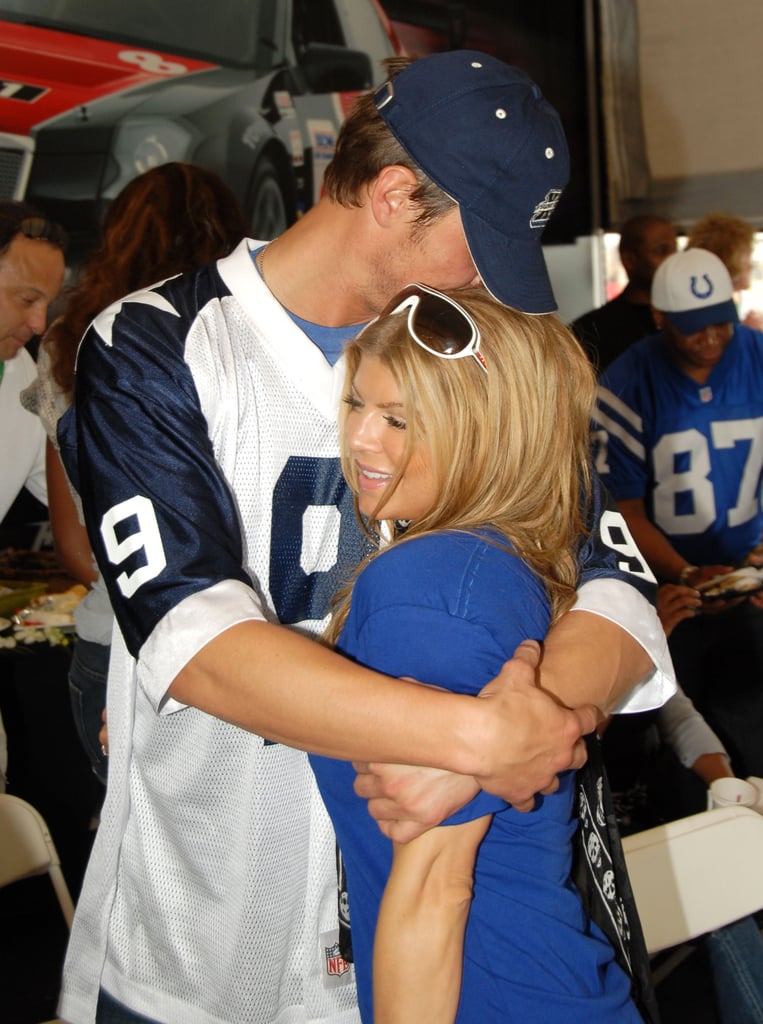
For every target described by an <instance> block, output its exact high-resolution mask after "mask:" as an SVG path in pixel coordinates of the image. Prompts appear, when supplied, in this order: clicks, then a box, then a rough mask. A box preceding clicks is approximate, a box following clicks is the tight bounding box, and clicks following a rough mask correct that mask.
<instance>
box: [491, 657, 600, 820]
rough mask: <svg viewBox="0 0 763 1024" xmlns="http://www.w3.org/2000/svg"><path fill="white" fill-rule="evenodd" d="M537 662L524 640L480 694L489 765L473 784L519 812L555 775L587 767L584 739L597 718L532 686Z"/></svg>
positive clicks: (549, 787) (589, 709) (593, 711)
mask: <svg viewBox="0 0 763 1024" xmlns="http://www.w3.org/2000/svg"><path fill="white" fill-rule="evenodd" d="M539 661H540V646H539V645H538V644H537V643H535V641H533V640H525V641H524V642H523V643H521V644H520V645H519V647H518V648H517V649H516V651H515V652H514V657H513V658H512V660H511V661H508V662H506V664H505V665H504V667H503V669H502V670H501V672H500V674H499V675H498V676H496V678H495V679H494V680H493V681H492V682H490V683H488V685H487V686H486V687H484V689H483V690H482V691H481V692H480V694H479V697H480V698H481V699H483V700H487V701H489V702H490V704H491V705H492V707H493V708H494V714H493V716H492V730H491V731H490V733H489V735H487V734H486V738H485V740H486V750H487V751H488V753H489V754H490V757H489V758H488V759H487V765H488V767H487V768H486V770H485V772H484V773H483V774H482V775H480V776H479V777H478V778H477V782H478V783H479V784H480V786H481V787H482V789H485V790H487V791H488V792H489V793H495V794H496V796H501V797H503V799H504V800H506V801H508V803H510V804H512V805H513V806H514V807H515V808H516V809H517V810H518V811H530V810H532V808H533V807H534V805H535V794H536V793H548V792H553V791H554V790H555V789H556V788H557V786H558V784H559V783H558V779H557V775H558V774H559V772H562V771H566V770H567V769H569V768H580V767H582V766H583V765H584V764H585V761H586V749H585V742H584V740H583V738H582V737H583V736H585V735H586V734H587V733H590V732H593V731H594V729H595V728H596V725H597V723H598V721H599V719H600V718H601V714H600V712H599V711H598V709H597V708H595V707H593V706H592V705H590V704H587V705H584V706H583V707H580V708H577V709H575V710H570V709H569V708H565V707H562V705H561V704H559V703H557V702H556V701H555V700H554V699H553V698H552V697H551V696H550V695H549V694H548V693H546V692H545V691H544V690H541V689H540V688H539V687H538V686H537V685H536V670H537V667H538V663H539Z"/></svg>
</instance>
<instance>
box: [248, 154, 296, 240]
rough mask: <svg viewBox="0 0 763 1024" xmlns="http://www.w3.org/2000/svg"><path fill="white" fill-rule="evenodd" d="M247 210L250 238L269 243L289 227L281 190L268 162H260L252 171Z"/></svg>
mask: <svg viewBox="0 0 763 1024" xmlns="http://www.w3.org/2000/svg"><path fill="white" fill-rule="evenodd" d="M248 210H249V224H250V225H251V231H252V238H261V239H262V240H263V241H269V240H270V239H271V238H276V237H277V236H278V235H280V234H282V233H283V232H284V231H285V230H286V228H287V227H288V226H289V218H288V215H287V212H286V202H285V200H284V196H283V190H282V189H281V186H280V185H279V183H278V176H277V173H276V169H275V167H274V166H273V164H272V163H271V161H270V160H267V159H263V160H260V162H259V163H258V164H257V166H256V167H255V169H254V174H253V175H252V184H251V187H250V189H249V203H248Z"/></svg>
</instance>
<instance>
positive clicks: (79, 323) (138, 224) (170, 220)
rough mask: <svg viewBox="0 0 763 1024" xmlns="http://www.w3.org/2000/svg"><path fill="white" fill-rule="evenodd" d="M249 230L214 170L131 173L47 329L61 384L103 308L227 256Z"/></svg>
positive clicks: (178, 167)
mask: <svg viewBox="0 0 763 1024" xmlns="http://www.w3.org/2000/svg"><path fill="white" fill-rule="evenodd" d="M247 232H248V226H247V222H246V218H245V216H244V213H243V211H242V209H241V207H240V205H239V202H238V200H237V199H236V197H235V196H234V194H233V192H232V191H231V190H230V188H229V187H228V186H227V185H226V184H225V182H224V181H223V180H222V179H221V178H220V177H218V175H216V174H214V173H213V172H212V171H208V170H206V169H205V168H203V167H196V166H194V165H193V164H185V163H177V162H174V163H167V164H162V165H161V166H159V167H154V168H152V169H151V170H150V171H146V172H145V173H144V174H141V175H140V176H139V177H137V178H135V179H133V181H131V182H130V183H129V184H128V185H126V186H125V188H124V189H122V191H121V192H120V193H119V195H118V196H117V197H116V199H115V200H114V202H113V203H112V204H111V206H110V207H109V210H108V213H107V214H106V217H105V219H104V222H103V230H102V233H101V241H100V244H99V245H98V247H97V248H96V249H95V250H94V251H93V252H92V254H91V255H90V257H89V258H88V260H87V262H86V264H85V267H84V269H83V271H82V273H81V275H80V276H79V278H78V279H77V281H76V282H75V284H74V285H73V286H72V287H71V288H69V289H68V290H67V293H66V299H65V305H64V307H63V311H62V313H61V315H60V316H59V317H58V318H57V319H56V320H55V321H54V322H53V323H52V324H51V326H50V327H49V329H48V331H47V333H46V335H45V338H44V341H43V344H44V345H45V346H46V347H47V348H48V351H49V353H50V357H51V364H52V373H53V377H54V380H55V381H56V383H57V384H58V385H59V387H61V388H62V389H63V390H64V392H65V393H66V394H67V395H71V393H72V391H73V388H74V365H75V360H76V355H77V348H78V346H79V342H80V339H81V338H82V335H83V334H84V333H85V330H86V329H87V326H88V324H89V323H90V321H91V320H92V319H93V318H94V317H95V316H96V315H97V314H98V313H100V312H101V310H103V309H105V308H106V307H107V306H108V305H110V304H111V303H112V302H115V301H116V300H117V299H119V298H121V297H122V296H123V295H128V294H129V293H130V292H133V291H136V290H137V289H139V288H144V287H146V286H147V285H150V284H154V283H155V282H156V281H161V280H163V279H164V278H167V277H171V276H173V275H175V274H180V273H185V272H186V271H189V270H195V269H196V268H197V267H200V266H202V265H203V264H204V263H209V262H210V261H211V260H214V259H219V258H220V257H221V256H225V255H227V254H228V253H229V252H231V251H232V249H234V248H235V247H236V245H238V243H239V242H240V241H241V239H242V238H244V237H245V236H246V235H247Z"/></svg>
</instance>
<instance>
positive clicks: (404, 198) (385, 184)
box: [369, 164, 418, 227]
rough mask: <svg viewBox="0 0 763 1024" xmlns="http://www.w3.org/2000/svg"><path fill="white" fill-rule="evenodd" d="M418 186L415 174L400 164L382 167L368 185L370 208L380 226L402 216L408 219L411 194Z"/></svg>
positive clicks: (387, 225) (385, 225) (406, 220)
mask: <svg viewBox="0 0 763 1024" xmlns="http://www.w3.org/2000/svg"><path fill="white" fill-rule="evenodd" d="M417 186H418V181H417V180H416V175H415V174H414V173H413V171H412V170H410V168H408V167H403V166H402V164H390V165H389V166H388V167H382V169H381V170H380V171H379V173H378V174H377V176H376V177H375V178H374V180H373V181H372V182H371V185H370V186H369V199H370V204H369V205H370V208H371V211H372V213H373V216H374V219H375V220H376V222H377V223H378V224H379V226H380V227H390V226H391V225H392V223H393V222H395V221H397V220H398V219H400V218H402V219H403V220H405V222H406V223H408V222H409V220H410V209H411V194H412V193H413V192H414V190H415V189H416V188H417Z"/></svg>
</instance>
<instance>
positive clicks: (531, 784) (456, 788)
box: [354, 640, 599, 843]
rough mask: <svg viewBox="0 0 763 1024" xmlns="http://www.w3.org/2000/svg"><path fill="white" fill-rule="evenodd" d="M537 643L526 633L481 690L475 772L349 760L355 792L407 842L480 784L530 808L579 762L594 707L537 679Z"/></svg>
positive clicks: (392, 834) (384, 827)
mask: <svg viewBox="0 0 763 1024" xmlns="http://www.w3.org/2000/svg"><path fill="white" fill-rule="evenodd" d="M539 661H540V646H539V645H538V644H537V643H536V642H535V641H532V640H528V641H524V642H523V643H522V644H520V646H519V647H518V648H517V650H516V652H515V654H514V657H513V658H512V659H511V661H508V662H506V664H505V665H504V667H503V669H502V670H501V673H500V674H499V675H498V676H496V678H495V679H494V680H492V681H491V682H490V683H488V685H487V686H485V687H484V689H483V690H482V691H481V692H480V694H479V695H478V698H477V699H480V700H484V701H486V702H488V706H487V707H486V709H485V710H486V711H487V712H488V713H487V715H486V728H485V733H484V741H483V744H482V749H481V752H480V753H481V756H482V760H483V763H484V766H485V767H484V770H483V771H482V772H481V773H480V774H479V776H476V777H472V776H464V775H456V774H454V773H452V772H447V771H442V770H440V769H436V768H417V767H411V766H407V765H385V764H377V763H368V762H355V763H354V767H355V770H356V772H357V773H358V774H357V776H356V779H355V792H356V793H357V794H358V796H361V797H363V798H365V799H366V800H368V810H369V813H370V814H371V815H372V817H373V818H375V819H376V822H377V824H378V825H379V828H380V829H381V831H382V832H383V833H384V834H385V835H386V836H388V837H389V838H390V839H394V840H395V841H396V842H403V843H404V842H409V841H410V840H411V839H415V838H416V836H418V835H421V833H423V832H425V831H426V830H427V829H430V828H432V827H434V826H435V825H439V824H441V823H442V822H443V821H444V820H445V819H446V818H448V817H449V816H450V815H451V814H453V813H455V812H456V811H457V810H459V809H460V808H461V807H463V806H464V804H466V803H468V802H469V800H471V799H472V798H473V797H474V796H475V795H476V793H477V792H478V791H479V789H480V788H482V789H485V790H487V791H488V792H490V793H493V794H495V795H496V796H500V797H502V798H503V799H504V800H506V801H507V802H508V803H510V804H512V805H513V806H514V807H515V808H516V809H517V810H519V811H530V810H532V808H533V807H534V806H535V796H536V794H538V793H544V794H547V793H553V792H555V791H556V789H558V787H559V779H558V774H559V772H562V771H566V770H567V769H576V768H580V767H581V766H582V765H583V764H585V760H586V749H585V742H584V740H583V738H582V737H583V736H585V735H586V734H587V733H589V732H593V730H594V729H595V728H596V724H597V720H598V717H599V716H598V712H597V711H596V709H595V708H594V707H592V706H590V705H586V706H585V707H582V708H578V709H575V710H570V709H568V708H565V707H563V706H561V705H560V704H559V703H558V702H557V701H555V700H554V699H553V698H552V697H551V696H549V694H548V693H546V692H545V691H544V690H542V689H540V687H539V686H538V684H537V668H538V663H539Z"/></svg>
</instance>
